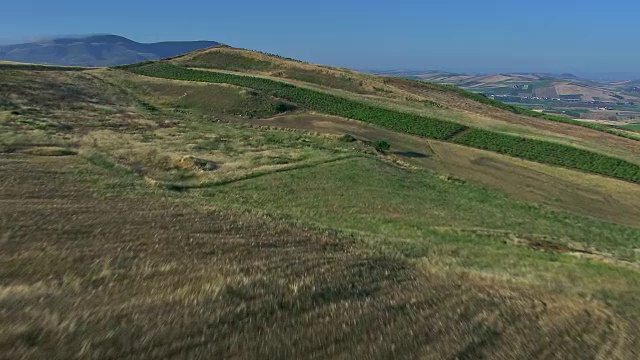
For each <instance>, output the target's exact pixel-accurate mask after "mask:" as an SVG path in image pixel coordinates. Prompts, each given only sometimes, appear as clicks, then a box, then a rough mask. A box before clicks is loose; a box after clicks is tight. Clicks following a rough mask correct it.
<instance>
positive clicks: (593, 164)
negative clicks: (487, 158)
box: [453, 129, 640, 183]
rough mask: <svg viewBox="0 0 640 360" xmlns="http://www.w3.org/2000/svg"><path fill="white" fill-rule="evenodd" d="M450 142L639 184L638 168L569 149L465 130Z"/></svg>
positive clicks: (483, 131)
mask: <svg viewBox="0 0 640 360" xmlns="http://www.w3.org/2000/svg"><path fill="white" fill-rule="evenodd" d="M453 142H454V143H456V144H460V145H466V146H470V147H474V148H479V149H484V150H490V151H495V152H498V153H501V154H507V155H511V156H515V157H519V158H523V159H528V160H533V161H537V162H541V163H545V164H551V165H559V166H564V167H570V168H575V169H580V170H585V171H589V172H593V173H596V174H602V175H608V176H612V177H616V178H620V179H625V180H630V181H633V182H637V183H640V167H639V166H637V165H635V164H632V163H629V162H627V161H624V160H621V159H618V158H614V157H610V156H605V155H602V154H598V153H594V152H590V151H587V150H582V149H577V148H574V147H571V146H567V145H563V144H558V143H553V142H548V141H542V140H535V139H529V138H523V137H519V136H514V135H507V134H501V133H496V132H491V131H487V130H482V129H469V130H467V131H465V132H464V133H463V134H460V136H458V137H456V138H455V139H453Z"/></svg>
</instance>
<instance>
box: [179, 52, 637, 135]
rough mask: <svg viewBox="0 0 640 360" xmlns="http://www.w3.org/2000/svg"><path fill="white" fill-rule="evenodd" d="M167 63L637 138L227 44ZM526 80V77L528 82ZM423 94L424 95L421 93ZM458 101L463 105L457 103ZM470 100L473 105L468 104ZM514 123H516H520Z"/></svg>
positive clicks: (442, 88)
mask: <svg viewBox="0 0 640 360" xmlns="http://www.w3.org/2000/svg"><path fill="white" fill-rule="evenodd" d="M173 63H174V64H177V65H181V66H185V67H192V68H203V69H219V70H231V71H240V72H245V73H251V74H257V75H258V74H260V75H270V76H274V77H278V78H283V79H291V80H296V81H301V82H305V83H312V84H316V85H320V86H325V87H329V88H333V89H341V90H345V91H349V92H354V93H359V94H367V95H377V96H382V97H387V98H396V99H403V100H417V101H421V100H422V101H424V100H425V99H421V98H416V95H421V97H425V98H426V100H427V101H431V103H432V104H434V105H436V106H440V107H442V106H449V105H450V106H451V107H452V108H454V109H455V108H461V107H464V108H465V109H469V110H473V111H474V112H477V113H480V114H482V113H484V111H483V110H486V108H484V107H482V106H479V105H480V104H482V105H486V106H489V107H491V108H492V109H491V110H490V111H491V112H492V113H493V114H494V115H495V114H496V110H495V109H496V108H498V109H501V110H505V111H506V112H508V113H511V114H515V115H524V116H526V117H534V118H541V119H545V120H549V121H553V122H562V123H566V124H570V125H575V126H581V127H587V128H590V129H593V130H596V131H603V132H607V133H609V134H612V135H615V136H621V137H627V138H630V139H634V140H640V137H637V136H634V135H630V134H628V133H625V132H622V131H618V130H617V129H616V128H615V127H610V126H605V125H599V124H594V123H585V122H581V121H576V120H573V119H571V118H569V117H565V116H556V115H552V114H545V113H541V112H535V111H531V110H528V109H525V108H523V107H518V106H514V105H509V104H505V103H503V102H500V101H496V100H495V99H490V98H487V97H486V96H481V95H479V94H476V93H473V92H469V91H465V90H463V89H462V88H460V87H455V86H449V85H438V84H425V83H424V82H422V81H412V80H407V79H400V78H386V77H380V76H373V75H368V74H363V73H357V72H354V71H351V70H348V69H343V68H337V67H326V66H318V65H313V64H309V63H304V62H300V61H295V60H293V59H287V58H282V57H278V56H275V55H270V54H262V53H257V52H252V51H248V50H243V49H236V48H230V47H227V46H221V47H216V48H212V49H205V50H201V51H197V52H194V53H191V54H188V55H185V56H181V57H177V58H176V59H174V60H173ZM523 76H524V75H523ZM529 81H531V79H529ZM456 84H458V83H456ZM419 90H420V91H419ZM425 90H429V91H428V92H426V93H425ZM439 92H444V93H445V94H444V95H445V96H444V97H443V96H438V93H439ZM469 100H471V102H469ZM461 102H462V103H464V104H461ZM474 102H476V103H475V104H474ZM478 103H479V104H478ZM500 117H503V118H504V119H503V121H507V122H508V123H513V122H516V121H517V120H519V119H518V117H514V116H512V115H509V114H504V113H502V114H501V116H500ZM532 120H533V119H529V120H528V121H532ZM518 123H521V119H520V121H518ZM555 131H558V130H557V129H556V130H555Z"/></svg>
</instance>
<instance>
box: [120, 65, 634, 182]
mask: <svg viewBox="0 0 640 360" xmlns="http://www.w3.org/2000/svg"><path fill="white" fill-rule="evenodd" d="M128 69H129V70H131V71H133V72H136V73H138V74H141V75H147V76H156V77H163V78H169V79H176V80H190V81H204V82H213V83H226V84H232V85H237V86H243V87H247V88H251V89H255V90H259V91H264V92H267V93H268V94H269V95H272V96H276V97H279V98H283V99H286V100H289V101H292V102H294V103H296V104H299V105H302V106H304V107H306V108H308V109H311V110H315V111H319V112H323V113H327V114H332V115H338V116H342V117H346V118H351V119H355V120H361V121H366V122H371V123H374V124H376V125H380V126H383V127H386V128H389V129H392V130H397V131H402V132H406V133H409V134H414V135H420V136H424V137H427V138H433V139H440V140H450V141H453V142H456V143H460V144H463V145H468V146H473V147H477V148H481V149H487V150H492V151H497V152H500V153H505V154H508V155H514V156H518V157H522V158H525V159H528V160H534V161H538V162H542V163H550V164H553V165H562V166H566V167H571V168H576V169H580V170H586V171H590V172H594V173H598V174H603V175H608V176H612V177H617V178H620V179H624V180H629V181H633V182H636V183H640V165H636V164H633V163H629V162H626V161H624V160H621V159H616V158H613V157H608V156H605V155H601V154H598V153H594V152H589V151H585V150H580V149H576V148H573V147H569V146H566V145H562V144H556V143H550V142H543V141H539V140H535V139H526V138H521V137H516V136H513V135H508V134H501V133H496V132H488V131H485V130H478V129H471V128H468V127H466V126H463V125H460V124H455V123H452V122H448V121H442V120H439V119H433V118H426V117H420V116H415V115H411V114H407V113H402V112H398V111H390V110H386V109H383V108H376V107H372V106H369V105H366V104H363V103H359V102H356V101H351V100H348V99H344V98H341V97H338V96H334V95H329V94H325V93H321V92H317V91H313V90H309V89H305V88H300V87H294V86H292V85H290V84H285V83H280V82H277V81H273V80H269V79H263V78H256V77H250V76H241V75H233V74H227V73H215V72H211V71H200V70H192V69H185V68H181V67H177V66H174V65H171V64H167V63H152V64H146V65H140V66H133V67H129V68H128ZM463 132H464V134H461V133H463ZM456 135H459V136H456Z"/></svg>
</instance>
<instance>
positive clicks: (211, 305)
mask: <svg viewBox="0 0 640 360" xmlns="http://www.w3.org/2000/svg"><path fill="white" fill-rule="evenodd" d="M0 169H1V170H2V171H0V184H2V186H1V187H0V204H1V206H0V225H1V227H0V228H1V229H2V232H1V234H0V235H1V237H0V238H1V239H2V241H1V242H0V247H1V248H2V252H1V253H0V302H1V303H2V308H3V309H5V311H2V312H1V313H0V320H1V321H0V323H1V324H2V325H0V339H1V340H0V353H1V354H2V355H0V357H1V358H7V359H9V358H33V359H37V358H38V359H39V358H45V357H46V358H54V357H55V358H113V359H117V358H118V359H119V358H149V357H155V358H159V357H162V358H184V357H214V358H238V359H239V358H243V359H246V358H265V357H269V358H301V357H304V358H337V359H340V358H344V359H347V358H353V357H359V358H380V359H382V358H416V357H424V358H434V359H440V358H480V357H487V358H494V359H518V358H523V357H527V358H557V359H567V358H576V359H578V358H594V359H597V358H600V359H606V358H614V357H615V358H629V359H631V358H634V357H635V356H637V354H636V353H634V352H635V351H636V350H637V349H636V348H635V344H636V343H637V338H636V335H634V334H637V331H638V329H637V328H636V327H637V325H632V324H631V323H628V322H626V321H623V320H622V319H620V318H618V317H617V316H615V315H613V314H612V313H610V312H609V311H608V310H606V309H605V308H602V307H601V306H600V305H598V304H597V303H595V302H590V301H586V300H579V299H576V298H566V297H558V296H551V295H545V294H541V293H539V292H535V291H533V289H527V288H522V287H518V286H515V285H506V284H502V283H500V282H499V281H498V282H496V281H489V280H487V279H482V278H477V277H474V276H469V275H466V276H465V275H463V274H458V275H456V274H439V273H429V272H425V271H423V270H418V269H417V268H413V267H412V266H410V265H409V264H407V263H404V262H403V261H401V260H398V259H393V258H388V257H385V256H380V255H373V254H368V253H367V252H363V251H361V250H359V249H358V248H357V247H352V246H350V245H349V244H347V243H344V242H340V241H338V240H337V239H336V238H334V237H332V236H329V235H322V234H319V233H316V232H313V231H307V230H303V229H299V228H296V227H292V226H290V225H286V224H282V223H279V222H277V221H274V220H270V219H265V218H255V217H252V216H248V215H244V214H240V213H229V212H223V211H219V210H216V209H207V208H202V207H198V206H194V205H189V204H186V203H184V202H181V201H177V200H171V199H168V200H167V199H165V200H162V199H161V198H158V197H153V196H151V197H148V196H147V197H139V196H129V197H123V196H117V197H109V198H103V197H97V196H96V195H95V194H94V193H93V191H92V188H91V186H90V183H88V182H87V181H84V182H82V181H80V182H79V181H77V180H75V181H74V180H73V179H74V175H73V174H74V170H75V171H78V170H79V169H83V170H84V171H89V172H94V173H95V175H96V176H99V177H101V178H103V179H104V178H105V177H107V178H108V177H109V176H110V175H109V173H104V172H102V173H101V172H100V169H97V168H93V167H89V168H87V165H85V164H83V162H81V161H78V159H77V158H73V157H67V158H55V159H51V158H38V157H29V156H22V155H2V157H1V158H0ZM62 169H65V170H62ZM630 326H633V327H630Z"/></svg>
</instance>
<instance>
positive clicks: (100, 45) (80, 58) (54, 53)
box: [0, 35, 219, 66]
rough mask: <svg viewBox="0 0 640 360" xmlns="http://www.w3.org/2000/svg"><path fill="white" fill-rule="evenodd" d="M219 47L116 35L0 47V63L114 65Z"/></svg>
mask: <svg viewBox="0 0 640 360" xmlns="http://www.w3.org/2000/svg"><path fill="white" fill-rule="evenodd" d="M218 44H219V43H217V42H215V41H167V42H158V43H151V44H142V43H138V42H135V41H132V40H129V39H127V38H124V37H122V36H117V35H92V36H86V37H74V38H57V39H50V40H45V41H39V42H33V43H25V44H17V45H7V46H0V60H7V61H15V62H23V63H34V64H51V65H67V66H115V65H123V64H131V63H136V62H140V61H146V60H156V59H162V58H167V57H172V56H176V55H181V54H184V53H188V52H191V51H194V50H198V49H202V48H207V47H211V46H216V45H218Z"/></svg>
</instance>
